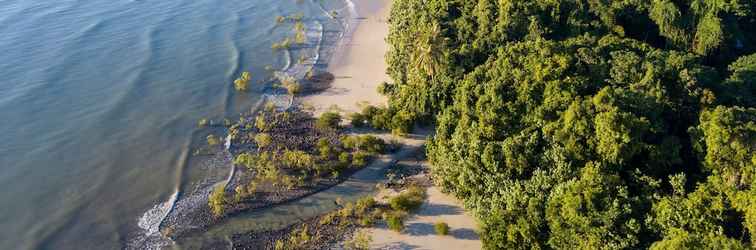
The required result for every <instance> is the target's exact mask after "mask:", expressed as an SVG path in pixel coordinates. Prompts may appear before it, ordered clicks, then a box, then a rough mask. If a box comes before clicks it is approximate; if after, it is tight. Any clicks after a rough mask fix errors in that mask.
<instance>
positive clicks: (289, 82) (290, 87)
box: [281, 78, 302, 95]
mask: <svg viewBox="0 0 756 250" xmlns="http://www.w3.org/2000/svg"><path fill="white" fill-rule="evenodd" d="M281 86H283V87H284V88H285V89H286V92H288V93H289V94H290V95H297V94H299V93H300V92H301V91H302V85H301V84H299V82H297V81H296V80H295V79H293V78H286V79H283V80H281Z"/></svg>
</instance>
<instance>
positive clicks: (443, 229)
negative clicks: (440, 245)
mask: <svg viewBox="0 0 756 250" xmlns="http://www.w3.org/2000/svg"><path fill="white" fill-rule="evenodd" d="M433 229H435V230H436V234H438V235H447V234H449V224H446V222H439V223H436V224H434V225H433Z"/></svg>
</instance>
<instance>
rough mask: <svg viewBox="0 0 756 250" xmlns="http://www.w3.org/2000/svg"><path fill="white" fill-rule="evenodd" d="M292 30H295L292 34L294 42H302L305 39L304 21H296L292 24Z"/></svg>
mask: <svg viewBox="0 0 756 250" xmlns="http://www.w3.org/2000/svg"><path fill="white" fill-rule="evenodd" d="M294 32H296V34H295V35H294V42H296V43H298V44H303V43H305V42H306V41H307V36H306V34H305V26H304V23H302V22H301V21H297V22H296V23H295V24H294Z"/></svg>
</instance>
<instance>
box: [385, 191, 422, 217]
mask: <svg viewBox="0 0 756 250" xmlns="http://www.w3.org/2000/svg"><path fill="white" fill-rule="evenodd" d="M424 200H425V189H423V188H422V187H419V186H414V185H413V186H410V187H409V188H407V190H406V191H404V192H402V193H401V194H399V195H397V196H394V197H392V198H391V199H389V205H390V206H391V208H392V209H394V210H397V211H403V212H410V211H414V210H416V209H418V208H420V206H421V205H423V201H424Z"/></svg>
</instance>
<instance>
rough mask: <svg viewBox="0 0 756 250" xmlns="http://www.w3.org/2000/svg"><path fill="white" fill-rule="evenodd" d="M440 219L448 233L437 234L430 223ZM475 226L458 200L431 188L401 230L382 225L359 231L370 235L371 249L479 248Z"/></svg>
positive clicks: (447, 249)
mask: <svg viewBox="0 0 756 250" xmlns="http://www.w3.org/2000/svg"><path fill="white" fill-rule="evenodd" d="M439 222H445V223H447V224H449V228H450V230H449V235H445V236H442V235H436V231H435V229H434V227H433V225H434V224H435V223H439ZM476 225H477V223H476V222H475V219H474V218H473V216H471V215H470V214H468V213H466V212H465V210H464V209H463V208H462V205H461V203H460V202H459V201H458V200H457V199H455V198H453V197H451V196H449V195H446V194H444V193H442V192H441V191H440V190H439V189H438V188H437V187H430V188H428V198H427V200H426V201H425V203H423V205H422V206H421V207H420V209H419V210H418V212H417V213H415V214H413V215H411V216H410V217H409V218H408V219H407V221H405V224H404V226H405V228H404V230H403V231H402V232H394V231H391V230H389V229H388V228H386V226H385V225H378V226H376V227H374V228H368V229H362V230H367V232H368V234H369V235H370V236H371V237H372V241H371V243H370V249H440V250H466V249H481V248H482V244H481V242H480V239H479V238H478V234H477V233H476V232H475V228H476Z"/></svg>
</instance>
